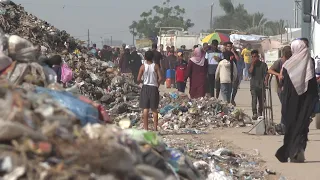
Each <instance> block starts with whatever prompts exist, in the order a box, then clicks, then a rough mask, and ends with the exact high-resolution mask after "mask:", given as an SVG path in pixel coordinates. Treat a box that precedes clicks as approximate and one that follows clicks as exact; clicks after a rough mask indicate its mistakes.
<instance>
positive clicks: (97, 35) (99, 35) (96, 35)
mask: <svg viewBox="0 0 320 180" xmlns="http://www.w3.org/2000/svg"><path fill="white" fill-rule="evenodd" d="M124 32H129V30H123V31H115V32H107V33H103V34H93V35H92V34H90V36H95V37H101V36H103V35H110V34H117V33H124ZM87 36H88V35H87V34H86V35H80V36H73V37H87Z"/></svg>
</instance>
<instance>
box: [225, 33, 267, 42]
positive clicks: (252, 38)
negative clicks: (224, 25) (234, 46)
mask: <svg viewBox="0 0 320 180" xmlns="http://www.w3.org/2000/svg"><path fill="white" fill-rule="evenodd" d="M265 38H267V37H266V36H260V35H254V34H252V35H241V34H231V35H230V41H231V42H235V41H240V40H241V39H242V40H245V41H260V40H263V39H265Z"/></svg>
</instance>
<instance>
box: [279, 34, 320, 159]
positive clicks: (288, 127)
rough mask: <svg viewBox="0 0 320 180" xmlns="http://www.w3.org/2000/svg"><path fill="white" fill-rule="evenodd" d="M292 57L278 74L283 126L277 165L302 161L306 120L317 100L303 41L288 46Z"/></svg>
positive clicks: (314, 81) (305, 141) (305, 139)
mask: <svg viewBox="0 0 320 180" xmlns="http://www.w3.org/2000/svg"><path fill="white" fill-rule="evenodd" d="M291 50H292V56H291V58H290V59H288V60H287V61H286V62H285V63H284V64H283V66H282V67H283V68H282V71H281V75H282V78H283V92H282V94H283V97H282V98H283V99H282V117H283V120H284V124H285V135H284V142H283V146H281V147H280V148H279V149H278V151H277V153H276V157H277V158H278V160H279V161H280V162H288V159H290V162H304V160H305V159H304V151H305V149H306V146H307V141H308V132H309V124H310V117H311V115H312V113H313V111H314V107H315V104H316V102H317V101H318V100H319V98H318V92H317V82H316V78H315V73H314V63H313V62H312V61H313V60H312V58H311V56H310V53H309V50H308V47H307V44H306V43H305V42H304V41H303V40H294V41H293V42H292V43H291Z"/></svg>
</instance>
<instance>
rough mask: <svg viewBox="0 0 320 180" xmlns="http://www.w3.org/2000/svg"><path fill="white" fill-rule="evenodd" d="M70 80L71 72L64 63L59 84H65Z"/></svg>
mask: <svg viewBox="0 0 320 180" xmlns="http://www.w3.org/2000/svg"><path fill="white" fill-rule="evenodd" d="M71 80H72V70H71V69H70V68H69V67H68V65H67V64H66V63H63V65H62V66H61V82H63V83H67V82H69V81H71Z"/></svg>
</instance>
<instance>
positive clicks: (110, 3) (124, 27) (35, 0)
mask: <svg viewBox="0 0 320 180" xmlns="http://www.w3.org/2000/svg"><path fill="white" fill-rule="evenodd" d="M14 2H15V3H17V4H22V5H23V6H24V7H25V9H26V11H28V12H30V13H32V14H34V15H36V16H37V17H38V18H40V19H43V20H46V21H47V22H49V23H50V24H52V25H54V26H56V27H57V28H59V29H60V30H66V31H67V32H69V33H70V34H71V35H73V36H75V37H77V38H79V39H83V40H86V39H87V37H86V34H87V29H90V34H91V40H92V41H93V42H96V43H97V44H99V45H100V44H101V37H102V38H103V39H105V38H110V36H112V37H113V39H114V40H116V39H117V40H123V41H125V42H126V43H128V44H132V35H131V34H130V33H129V30H128V26H129V25H130V24H131V22H132V21H133V20H139V16H140V14H141V12H143V11H147V10H149V9H150V8H152V7H153V6H154V5H157V4H161V1H155V0H67V1H66V0H51V1H49V0H15V1H14ZM171 2H172V4H173V5H177V4H178V5H180V6H181V7H184V8H185V9H186V12H187V15H186V16H187V17H188V18H190V19H191V20H192V21H193V22H194V23H195V27H194V28H192V29H191V30H190V31H192V32H199V31H200V30H201V29H208V28H209V20H210V18H209V16H210V5H211V3H212V2H214V3H215V6H214V15H221V14H222V13H223V11H222V10H221V8H220V7H219V5H218V0H187V1H186V0H171ZM234 2H235V3H236V4H238V3H243V4H244V5H245V7H246V8H247V10H248V11H249V12H257V11H260V12H262V13H264V14H265V16H266V17H267V18H269V19H271V20H277V19H280V18H282V19H285V20H290V21H291V22H292V21H293V14H294V13H293V6H294V3H293V2H294V0H234Z"/></svg>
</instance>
